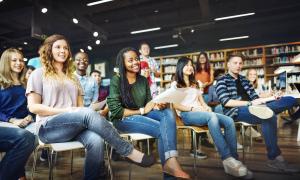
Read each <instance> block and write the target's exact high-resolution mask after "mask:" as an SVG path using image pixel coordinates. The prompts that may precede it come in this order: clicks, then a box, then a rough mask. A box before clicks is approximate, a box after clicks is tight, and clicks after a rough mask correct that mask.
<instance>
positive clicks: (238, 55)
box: [227, 52, 245, 62]
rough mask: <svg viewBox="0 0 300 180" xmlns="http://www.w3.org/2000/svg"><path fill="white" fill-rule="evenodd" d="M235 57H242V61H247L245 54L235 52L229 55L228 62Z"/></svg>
mask: <svg viewBox="0 0 300 180" xmlns="http://www.w3.org/2000/svg"><path fill="white" fill-rule="evenodd" d="M234 57H240V58H241V59H242V61H244V60H245V55H244V54H242V53H241V52H233V53H231V54H229V55H228V58H227V62H229V61H230V60H231V59H232V58H234Z"/></svg>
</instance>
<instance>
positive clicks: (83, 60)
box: [75, 58, 89, 63]
mask: <svg viewBox="0 0 300 180" xmlns="http://www.w3.org/2000/svg"><path fill="white" fill-rule="evenodd" d="M75 61H78V62H80V61H81V62H84V63H87V62H88V61H89V60H88V59H87V58H83V59H79V58H77V59H75Z"/></svg>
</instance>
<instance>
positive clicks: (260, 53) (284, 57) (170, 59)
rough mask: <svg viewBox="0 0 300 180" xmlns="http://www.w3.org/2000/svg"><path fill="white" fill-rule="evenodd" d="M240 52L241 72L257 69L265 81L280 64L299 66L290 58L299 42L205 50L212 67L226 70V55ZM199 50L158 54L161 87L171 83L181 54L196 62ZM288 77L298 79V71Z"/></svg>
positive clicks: (166, 86) (299, 75)
mask: <svg viewBox="0 0 300 180" xmlns="http://www.w3.org/2000/svg"><path fill="white" fill-rule="evenodd" d="M234 52H240V53H242V54H243V55H244V56H245V60H244V67H243V70H242V73H243V74H245V73H246V72H247V70H248V69H250V68H254V69H256V70H257V71H258V76H259V79H260V80H261V81H262V82H267V81H268V80H270V79H271V78H274V77H276V76H277V75H276V74H274V71H275V70H276V69H277V68H278V67H281V66H299V67H300V63H298V64H296V63H293V62H291V60H292V59H293V58H294V57H295V56H296V55H298V54H300V42H291V43H281V44H271V45H260V46H250V47H241V48H231V49H221V50H211V51H206V53H207V55H208V57H209V59H210V63H211V64H212V66H213V68H214V69H215V70H216V69H224V70H227V67H226V64H227V57H228V55H230V54H231V53H234ZM199 53H200V52H193V53H186V54H177V55H170V56H158V57H156V59H158V60H159V61H160V63H159V64H160V70H161V83H160V87H161V88H168V86H169V84H170V83H171V76H172V75H174V74H175V70H176V63H177V61H178V59H179V58H180V57H182V56H187V57H189V58H191V59H192V60H193V62H194V63H196V61H197V59H198V56H199ZM293 76H296V77H291V78H290V79H293V81H296V80H299V81H300V73H298V74H297V73H296V74H294V75H293Z"/></svg>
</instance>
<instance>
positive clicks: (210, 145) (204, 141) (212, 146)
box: [201, 138, 215, 148]
mask: <svg viewBox="0 0 300 180" xmlns="http://www.w3.org/2000/svg"><path fill="white" fill-rule="evenodd" d="M201 146H205V147H208V148H214V147H215V146H214V145H213V144H212V143H210V142H209V141H208V139H206V138H205V139H201Z"/></svg>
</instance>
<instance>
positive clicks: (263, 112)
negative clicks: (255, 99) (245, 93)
mask: <svg viewBox="0 0 300 180" xmlns="http://www.w3.org/2000/svg"><path fill="white" fill-rule="evenodd" d="M248 108H249V112H250V113H251V114H252V115H254V116H256V117H258V118H260V119H270V118H271V117H272V116H273V115H274V112H273V111H272V110H271V109H270V108H268V107H266V106H249V107H248Z"/></svg>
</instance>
